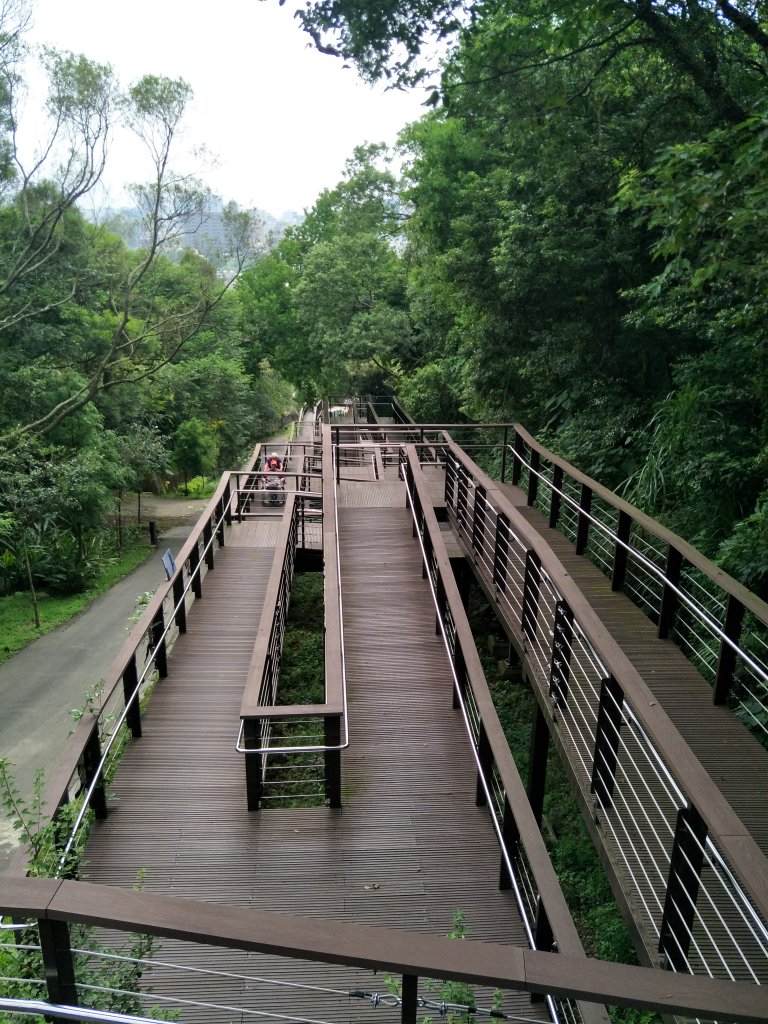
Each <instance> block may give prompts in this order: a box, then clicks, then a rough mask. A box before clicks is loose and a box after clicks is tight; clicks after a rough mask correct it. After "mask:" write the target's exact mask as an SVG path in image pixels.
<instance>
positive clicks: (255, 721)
mask: <svg viewBox="0 0 768 1024" xmlns="http://www.w3.org/2000/svg"><path fill="white" fill-rule="evenodd" d="M330 430H331V428H330V427H327V426H324V427H323V428H322V436H323V459H322V480H323V510H322V530H323V596H324V605H325V631H324V638H325V701H324V703H323V704H312V705H305V704H301V705H299V704H294V705H286V704H279V703H278V696H279V694H278V680H279V675H280V663H281V659H282V649H283V638H284V635H285V626H286V620H287V617H288V606H289V603H290V595H291V584H292V581H293V573H294V566H295V562H296V551H297V545H298V542H299V532H300V524H301V522H302V521H303V517H304V506H305V500H306V499H305V497H304V495H303V494H300V493H297V494H296V495H294V494H289V495H288V496H287V502H286V506H285V510H284V515H283V518H282V521H281V524H280V528H279V530H278V536H277V540H276V545H275V559H274V562H273V566H272V572H271V575H270V578H269V582H268V585H267V591H266V595H265V598H264V611H263V613H262V617H261V622H260V624H259V629H258V634H257V637H256V643H255V645H254V651H253V657H252V659H251V666H250V669H249V672H248V677H247V679H246V684H245V689H244V693H243V701H242V705H241V709H240V718H241V737H240V738H239V739H238V743H237V749H238V750H240V751H242V752H243V753H244V754H245V768H246V800H247V805H248V809H249V810H258V809H259V807H260V806H261V804H262V802H263V800H264V798H265V784H266V779H267V772H268V768H269V763H270V757H272V758H273V759H274V758H281V759H282V760H283V761H284V760H285V759H286V758H288V757H289V755H291V756H293V758H294V759H295V758H296V756H297V755H299V756H301V757H302V758H303V760H304V761H305V760H306V757H305V755H315V756H316V758H317V759H320V761H322V766H321V768H320V771H321V773H322V777H323V785H324V790H325V798H326V800H327V802H328V804H329V805H330V806H331V807H340V806H341V750H342V749H343V748H344V747H345V746H346V743H347V738H346V737H344V740H343V741H342V735H341V732H342V730H341V726H342V721H344V724H345V725H346V718H345V715H344V711H345V685H344V667H343V638H342V634H341V606H340V587H339V563H338V543H337V527H336V501H335V486H334V476H333V456H332V451H331V433H330ZM318 722H320V723H321V728H322V734H323V739H322V742H318V740H317V739H315V738H313V735H312V734H313V731H314V726H315V725H316V724H317V723H318ZM278 724H279V731H280V733H281V735H280V736H279V738H278V737H277V736H276V735H275V732H276V727H277V726H278ZM301 730H305V731H304V732H303V733H302V731H301ZM306 730H309V732H307V731H306ZM304 767H305V769H306V765H305V766H304ZM283 789H285V797H284V798H287V799H300V798H301V795H302V794H300V793H299V792H298V791H292V790H291V788H290V786H286V784H285V783H283Z"/></svg>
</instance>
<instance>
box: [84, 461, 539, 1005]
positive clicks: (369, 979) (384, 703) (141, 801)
mask: <svg viewBox="0 0 768 1024" xmlns="http://www.w3.org/2000/svg"><path fill="white" fill-rule="evenodd" d="M392 483H395V485H396V486H399V487H400V488H402V484H399V485H398V484H397V482H396V481H395V482H393V481H382V482H380V484H379V486H380V487H381V488H382V491H381V494H380V495H379V499H378V500H380V501H384V502H386V501H389V500H390V497H389V496H391V494H392ZM353 486H354V485H353ZM373 486H374V487H375V486H376V485H375V484H374V485H373ZM367 500H369V501H375V500H377V499H376V496H375V495H369V496H368V499H367ZM400 504H401V507H400V508H389V507H386V505H385V506H384V507H379V508H377V507H367V508H362V509H358V508H354V509H344V510H342V511H341V513H340V530H341V535H342V548H343V554H342V580H343V588H344V619H345V627H346V639H345V642H346V646H347V672H348V681H349V698H350V730H351V742H350V747H349V749H348V750H347V751H345V752H344V754H343V797H344V807H343V810H333V809H331V808H327V807H315V808H304V809H301V808H281V809H279V810H276V809H267V810H262V811H259V812H252V813H249V812H248V811H247V810H246V805H245V778H244V775H245V773H244V766H243V755H240V754H237V752H236V751H235V749H234V747H235V739H236V736H237V730H238V727H239V707H240V699H241V696H242V689H243V684H244V680H245V675H246V673H247V670H248V663H249V660H250V655H251V651H252V647H253V643H254V641H255V635H256V629H257V627H258V622H259V617H260V613H261V605H260V601H261V600H263V594H264V589H265V587H266V579H267V577H268V574H269V566H270V564H271V557H272V553H271V551H270V550H269V548H266V547H264V546H263V545H264V542H265V532H264V528H261V527H259V528H255V529H254V528H253V527H252V526H251V525H250V524H248V525H246V524H243V525H242V526H240V527H238V528H237V530H234V529H233V531H232V535H231V537H230V540H229V541H228V543H227V546H226V547H225V548H224V549H222V550H221V551H220V552H217V557H216V564H215V570H214V572H213V573H210V574H209V575H208V577H207V578H206V586H205V589H204V595H203V599H202V600H201V601H198V602H196V603H195V605H194V606H193V608H192V609H191V611H190V616H189V630H188V633H187V634H186V635H185V636H183V637H180V638H179V640H178V641H177V644H176V646H175V648H174V650H173V652H172V654H171V658H170V661H169V675H168V677H167V678H166V679H163V680H161V681H160V682H159V683H158V685H157V687H156V689H155V692H154V694H153V696H152V700H151V702H150V705H149V707H148V709H147V712H146V714H145V716H144V719H143V722H144V735H143V737H142V739H141V740H139V741H138V742H135V743H133V744H131V745H130V746H129V748H128V749H127V751H126V754H125V756H124V759H123V761H122V763H121V765H120V768H119V771H118V774H117V776H116V778H115V780H114V782H113V784H112V786H111V794H112V795H111V802H110V815H109V817H108V819H107V820H106V821H104V822H98V823H96V825H95V827H94V829H93V832H92V836H91V839H90V841H89V845H88V849H87V852H86V860H87V866H86V868H85V869H84V871H83V877H84V878H85V879H89V880H92V881H98V882H105V883H107V884H111V885H116V886H131V885H133V884H134V883H135V881H136V876H137V874H138V873H142V874H143V875H144V886H145V888H146V889H147V890H148V891H153V892H163V893H167V894H172V895H177V896H180V897H185V896H186V897H195V898H198V899H204V900H211V901H214V902H217V903H224V904H227V903H231V904H235V905H245V906H258V907H261V908H265V909H272V910H277V911H280V912H282V913H289V914H290V913H296V914H303V915H309V916H317V917H319V918H326V919H333V920H340V921H355V922H359V923H365V924H371V925H380V926H387V927H396V928H403V929H406V930H413V931H419V932H427V933H431V934H437V935H444V934H447V933H448V932H449V931H450V929H451V926H452V918H453V914H454V912H455V911H456V910H461V911H463V912H464V914H465V915H466V920H467V925H468V929H469V937H470V938H471V939H474V940H478V941H482V940H486V941H496V942H509V943H515V944H524V943H525V937H524V934H523V929H522V925H521V923H520V920H519V917H518V914H517V910H516V907H515V905H514V901H513V897H512V895H511V893H510V892H508V891H500V890H499V889H498V871H499V853H498V847H497V844H496V840H495V837H494V835H493V831H492V826H491V822H490V818H489V815H488V812H487V810H485V809H483V808H478V807H476V806H475V802H474V798H475V768H474V762H473V760H472V756H471V751H470V747H469V742H468V740H467V739H466V737H465V736H464V734H463V729H462V724H461V719H460V715H459V713H458V712H457V711H455V710H453V708H452V693H451V675H450V669H449V666H448V662H447V658H446V656H445V653H444V651H443V650H442V647H441V644H440V642H439V641H438V639H437V638H436V636H435V632H434V610H433V608H432V605H431V599H430V596H429V591H428V587H427V584H426V583H425V581H424V580H423V579H422V578H421V568H420V563H419V561H418V558H419V552H418V545H417V543H416V542H415V541H414V540H413V539H412V537H411V526H410V518H409V514H408V513H407V512H406V511H405V510H404V509H403V508H402V504H403V502H402V501H400ZM250 545H254V546H250ZM160 956H161V957H162V958H163V959H165V960H168V961H169V962H175V963H180V962H183V963H188V964H189V965H190V966H200V965H201V964H202V963H205V965H206V966H215V967H216V968H217V969H219V970H222V971H226V972H230V973H239V972H242V973H243V974H244V975H246V974H247V975H251V976H253V975H258V976H259V977H264V978H270V979H273V980H283V981H288V980H290V979H293V980H298V981H300V982H301V983H302V984H307V985H320V986H324V987H331V988H338V989H339V990H340V991H347V990H348V989H350V988H352V989H356V988H365V989H367V990H375V991H380V992H381V993H382V994H385V993H386V986H385V984H384V982H383V981H382V979H381V978H377V977H376V976H374V975H371V974H370V973H367V974H366V973H365V972H359V971H354V970H348V969H343V968H329V967H322V966H318V965H314V964H306V965H305V964H300V963H297V962H285V961H282V960H281V959H280V958H278V957H255V956H253V955H234V956H233V955H232V954H231V953H229V952H227V951H223V950H215V949H202V950H201V949H199V948H198V949H196V948H194V947H189V946H185V944H183V943H178V942H172V941H168V942H164V943H163V944H162V948H161V950H160ZM149 980H150V983H151V984H152V986H153V988H154V990H155V991H156V992H157V993H158V995H166V994H168V993H170V992H171V991H174V990H176V991H177V990H178V976H177V975H176V973H175V972H174V971H173V970H171V969H170V968H155V969H153V970H152V971H151V972H149ZM288 991H289V997H288V998H289V1007H290V1010H289V1011H288V1010H286V1003H285V995H282V996H280V992H282V990H280V989H275V987H274V986H273V985H268V984H266V983H261V982H255V981H233V980H231V979H229V980H228V979H225V978H222V979H220V980H215V979H214V980H210V979H208V980H205V981H202V980H200V979H197V978H195V977H194V976H191V977H190V980H189V981H188V982H185V993H184V994H185V996H186V997H187V998H194V997H196V996H197V997H200V998H201V999H202V1000H204V1001H206V1000H207V1001H209V1002H212V1001H214V999H217V998H218V999H221V1000H222V1001H224V1002H228V1003H229V1004H230V1005H233V1006H234V1005H246V1006H249V1007H252V1008H253V1007H255V1006H256V1004H258V1008H259V1009H260V1010H264V1011H267V1012H275V1013H280V1012H283V1013H286V1012H290V1013H291V1014H297V1015H306V1016H311V1017H313V1018H318V1017H320V1018H321V1019H327V1020H340V1019H345V1020H355V1021H356V1020H363V1019H365V1020H368V1019H369V1015H370V1008H369V1005H368V1004H367V1003H366V1002H365V1001H361V1000H349V999H346V998H343V999H342V997H340V996H338V995H331V994H327V993H326V994H318V993H314V992H312V993H310V992H305V991H303V990H298V991H297V990H288ZM491 998H492V994H491V993H489V992H483V991H482V990H480V991H478V993H477V999H478V1002H479V1003H480V1004H481V1005H487V1006H490V1005H491ZM340 1000H341V1002H340ZM340 1006H341V1009H340ZM504 1008H505V1009H506V1010H507V1011H508V1012H513V1013H516V1014H519V1015H522V1016H524V1017H532V1018H536V1017H537V1016H539V1014H538V1007H536V1006H535V1005H533V1006H532V1005H531V1003H530V1001H529V999H528V998H527V996H525V995H523V994H511V995H510V996H509V997H508V998H507V999H505V1004H504ZM182 1016H183V1018H184V1019H185V1020H189V1021H194V1022H200V1024H203V1022H208V1021H210V1022H214V1021H218V1020H220V1019H221V1016H220V1013H217V1012H216V1011H215V1010H206V1009H199V1008H197V1009H193V1008H189V1009H184V1010H183V1013H182ZM377 1016H378V1017H379V1018H380V1019H383V1020H385V1021H387V1022H389V1021H393V1022H394V1021H395V1020H397V1019H398V1017H399V1011H398V1010H397V1009H395V1008H386V1007H379V1009H378V1010H377Z"/></svg>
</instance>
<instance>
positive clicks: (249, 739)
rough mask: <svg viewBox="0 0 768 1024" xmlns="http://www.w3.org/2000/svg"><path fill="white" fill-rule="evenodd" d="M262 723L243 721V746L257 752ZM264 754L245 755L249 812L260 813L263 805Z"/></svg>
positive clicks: (247, 719)
mask: <svg viewBox="0 0 768 1024" xmlns="http://www.w3.org/2000/svg"><path fill="white" fill-rule="evenodd" d="M260 733H261V722H260V720H259V719H258V718H246V719H245V720H244V721H243V746H244V747H245V748H246V750H257V749H258V748H259V747H260V746H261V742H260V740H261V736H260ZM262 761H263V755H262V754H246V755H245V799H246V804H247V806H248V810H249V811H258V809H259V807H260V805H261V789H262V767H263V766H262Z"/></svg>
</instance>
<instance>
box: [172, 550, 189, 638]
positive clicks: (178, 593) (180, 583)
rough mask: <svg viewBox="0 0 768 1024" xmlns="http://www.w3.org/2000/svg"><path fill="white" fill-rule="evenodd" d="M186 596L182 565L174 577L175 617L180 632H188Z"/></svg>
mask: <svg viewBox="0 0 768 1024" xmlns="http://www.w3.org/2000/svg"><path fill="white" fill-rule="evenodd" d="M185 601H186V597H185V596H184V566H181V568H180V569H179V571H178V572H177V573H176V575H175V577H174V579H173V605H174V608H175V609H176V611H175V616H174V617H175V619H176V626H177V627H178V630H179V633H186V632H187V606H186V604H185Z"/></svg>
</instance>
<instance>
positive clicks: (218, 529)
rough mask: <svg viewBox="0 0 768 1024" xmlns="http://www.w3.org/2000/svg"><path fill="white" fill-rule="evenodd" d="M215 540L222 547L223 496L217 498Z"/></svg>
mask: <svg viewBox="0 0 768 1024" xmlns="http://www.w3.org/2000/svg"><path fill="white" fill-rule="evenodd" d="M216 542H217V543H218V545H219V547H220V548H223V547H224V496H223V495H222V496H221V497H220V498H219V502H218V505H217V506H216Z"/></svg>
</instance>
